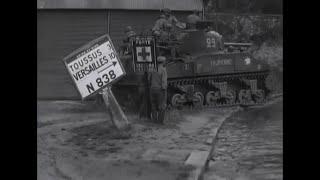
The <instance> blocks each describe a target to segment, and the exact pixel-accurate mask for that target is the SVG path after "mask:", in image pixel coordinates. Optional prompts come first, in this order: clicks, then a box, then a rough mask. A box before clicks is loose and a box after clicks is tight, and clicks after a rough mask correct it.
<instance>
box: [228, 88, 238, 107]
mask: <svg viewBox="0 0 320 180" xmlns="http://www.w3.org/2000/svg"><path fill="white" fill-rule="evenodd" d="M235 101H236V92H234V91H232V90H229V91H228V92H227V94H226V102H227V104H234V103H235Z"/></svg>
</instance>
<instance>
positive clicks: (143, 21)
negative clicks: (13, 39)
mask: <svg viewBox="0 0 320 180" xmlns="http://www.w3.org/2000/svg"><path fill="white" fill-rule="evenodd" d="M37 6H38V7H37V31H38V32H37V50H38V52H37V65H38V67H37V72H38V78H37V83H38V88H37V90H38V91H37V97H38V99H80V96H79V95H78V94H77V92H76V88H75V87H74V85H73V84H72V80H71V78H70V77H69V75H68V74H67V70H66V68H65V67H64V65H63V63H62V58H63V57H64V56H66V55H68V54H69V53H71V52H72V51H73V50H75V49H77V48H78V47H80V46H82V45H83V44H85V43H86V42H88V41H90V40H92V39H95V38H97V37H99V36H101V35H103V34H105V33H108V34H109V35H110V36H111V38H112V40H113V42H114V44H115V46H116V47H117V46H119V44H120V42H121V40H122V38H123V37H124V28H125V27H126V26H128V25H131V26H132V27H133V29H134V30H135V31H136V32H141V31H143V30H145V29H148V28H151V27H152V26H153V25H154V22H155V21H156V19H157V18H158V17H159V15H160V10H161V9H164V8H170V9H171V10H172V11H173V13H174V15H175V16H176V17H177V18H178V19H179V20H180V21H185V18H186V16H187V15H188V14H190V13H191V11H193V10H194V9H197V10H203V3H202V0H38V2H37Z"/></svg>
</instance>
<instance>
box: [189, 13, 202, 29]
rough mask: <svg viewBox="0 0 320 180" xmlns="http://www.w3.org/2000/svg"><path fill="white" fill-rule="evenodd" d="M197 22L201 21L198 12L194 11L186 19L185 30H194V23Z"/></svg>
mask: <svg viewBox="0 0 320 180" xmlns="http://www.w3.org/2000/svg"><path fill="white" fill-rule="evenodd" d="M198 21H201V17H200V16H199V11H198V10H194V11H193V13H192V14H190V15H189V16H188V17H187V28H188V29H195V28H196V23H197V22H198Z"/></svg>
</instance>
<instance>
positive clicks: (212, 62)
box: [114, 22, 271, 107]
mask: <svg viewBox="0 0 320 180" xmlns="http://www.w3.org/2000/svg"><path fill="white" fill-rule="evenodd" d="M204 23H207V22H202V23H198V24H197V25H198V26H197V29H189V30H182V31H180V32H173V33H172V34H169V35H168V36H167V38H163V37H159V36H153V35H150V34H149V35H140V36H136V37H135V38H136V39H135V40H133V43H131V44H130V46H128V47H129V48H131V50H130V51H131V52H132V53H131V54H127V55H122V56H121V57H120V59H121V61H122V63H123V65H124V67H125V69H126V72H127V76H126V77H124V78H123V79H122V80H120V81H119V82H118V83H117V84H115V85H114V88H116V89H117V91H118V92H119V93H120V92H122V95H119V96H121V98H124V99H122V101H124V102H133V104H135V103H134V102H137V99H132V97H133V98H134V97H137V96H136V94H135V93H137V89H138V87H141V85H143V84H144V83H146V82H145V80H144V77H145V76H146V74H147V73H148V71H149V69H150V68H157V67H156V62H155V61H153V62H151V60H150V61H148V62H145V63H140V64H139V62H138V61H137V54H138V53H140V55H141V57H140V58H144V57H143V55H144V56H149V55H150V56H149V57H150V58H151V59H152V58H153V59H154V60H155V59H156V57H157V56H159V55H162V56H166V57H167V62H166V69H167V73H168V90H167V94H168V95H167V104H168V106H169V107H183V106H196V107H203V106H210V107H218V106H232V105H237V104H242V105H255V104H261V103H265V102H266V96H267V95H268V94H269V93H270V92H271V91H270V90H269V89H268V88H267V86H266V77H267V76H268V74H269V72H270V70H269V66H268V65H267V64H266V63H264V62H262V61H258V60H256V59H254V58H253V56H252V55H251V54H250V52H249V51H248V50H249V48H250V46H252V44H251V43H233V42H223V37H222V36H221V35H220V34H219V33H217V32H215V31H212V30H210V29H208V28H207V27H208V26H206V24H205V25H204ZM203 27H204V28H203ZM139 39H140V40H141V39H144V40H145V41H146V39H149V40H150V42H151V44H152V45H151V46H150V47H148V48H149V49H148V51H146V50H145V51H142V50H143V47H144V46H143V43H142V46H138V45H137V43H138V44H139ZM149 45H150V44H149ZM137 47H139V48H140V51H139V52H137V49H138V48H137ZM141 48H142V50H141ZM146 53H147V55H146ZM148 53H149V54H148ZM145 59H146V58H145ZM138 65H139V68H138V70H137V67H138ZM128 89H130V92H128ZM120 94H121V93H120ZM124 94H126V95H124ZM130 97H131V99H130Z"/></svg>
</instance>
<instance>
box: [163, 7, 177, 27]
mask: <svg viewBox="0 0 320 180" xmlns="http://www.w3.org/2000/svg"><path fill="white" fill-rule="evenodd" d="M163 13H164V15H165V16H166V19H167V20H168V22H169V23H170V24H171V25H172V26H175V25H176V24H177V23H178V22H179V21H178V19H177V18H176V17H175V16H174V15H172V14H171V10H170V9H169V8H165V9H163Z"/></svg>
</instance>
